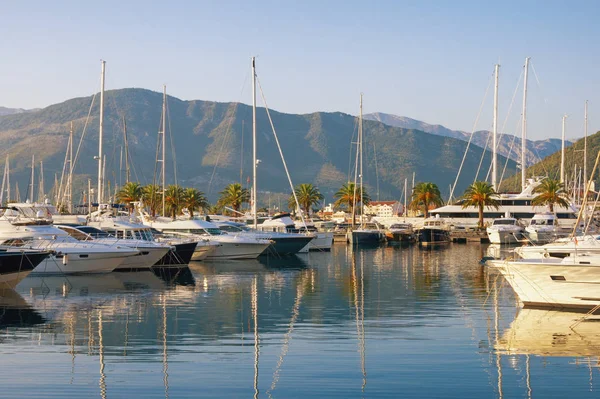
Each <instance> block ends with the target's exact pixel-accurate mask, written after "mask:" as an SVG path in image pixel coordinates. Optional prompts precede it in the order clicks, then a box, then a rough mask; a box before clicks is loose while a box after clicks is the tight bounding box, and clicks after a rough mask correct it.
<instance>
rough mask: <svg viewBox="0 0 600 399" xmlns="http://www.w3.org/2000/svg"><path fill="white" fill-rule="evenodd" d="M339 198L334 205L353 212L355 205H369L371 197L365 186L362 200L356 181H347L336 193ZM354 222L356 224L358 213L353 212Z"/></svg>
mask: <svg viewBox="0 0 600 399" xmlns="http://www.w3.org/2000/svg"><path fill="white" fill-rule="evenodd" d="M333 197H334V198H337V199H336V201H335V203H334V206H336V207H337V206H339V207H343V208H346V209H348V210H349V211H351V212H352V209H353V208H354V206H355V205H358V204H359V203H361V205H362V206H365V205H369V203H370V202H371V197H370V196H369V193H368V192H367V190H366V189H365V188H363V190H362V201H361V200H360V198H361V196H360V187H357V186H356V185H355V184H354V183H351V182H348V183H345V184H344V185H343V186H342V187H341V188H340V189H339V190H338V191H337V192H336V193H335V194H334V195H333ZM352 224H353V225H354V224H356V215H354V212H353V213H352Z"/></svg>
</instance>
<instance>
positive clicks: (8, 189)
mask: <svg viewBox="0 0 600 399" xmlns="http://www.w3.org/2000/svg"><path fill="white" fill-rule="evenodd" d="M6 187H7V188H6V202H7V203H8V202H10V201H11V198H10V162H9V160H8V155H7V156H6Z"/></svg>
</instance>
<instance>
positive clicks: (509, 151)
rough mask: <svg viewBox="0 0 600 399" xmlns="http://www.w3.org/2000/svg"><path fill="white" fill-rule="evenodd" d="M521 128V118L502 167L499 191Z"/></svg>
mask: <svg viewBox="0 0 600 399" xmlns="http://www.w3.org/2000/svg"><path fill="white" fill-rule="evenodd" d="M520 128H521V118H519V119H518V120H517V127H516V128H515V134H514V135H513V139H512V142H511V143H510V147H509V149H508V155H507V156H506V160H505V161H504V168H502V174H501V175H500V180H499V182H498V190H497V191H498V192H499V191H500V186H501V185H502V180H503V179H504V173H506V167H507V166H508V161H509V160H510V155H511V154H512V150H513V148H514V145H515V141H516V139H517V133H519V132H520V131H519V129H520Z"/></svg>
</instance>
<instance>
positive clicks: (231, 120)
mask: <svg viewBox="0 0 600 399" xmlns="http://www.w3.org/2000/svg"><path fill="white" fill-rule="evenodd" d="M249 76H250V71H248V72H246V75H245V76H244V82H243V83H242V87H241V88H240V97H239V98H240V100H238V101H237V102H236V103H235V105H234V108H233V115H232V117H231V119H230V121H229V125H228V126H227V130H226V131H225V138H224V139H223V142H222V143H221V150H220V151H219V152H218V153H217V160H216V161H215V165H214V166H213V171H212V174H211V176H210V180H209V182H208V192H207V195H209V194H210V193H212V182H213V179H214V177H215V175H216V173H217V168H218V167H219V159H220V158H221V153H222V152H223V147H224V146H225V143H226V142H227V139H228V138H229V134H230V133H231V131H232V129H231V128H232V126H233V122H234V121H235V115H236V114H237V111H238V108H239V105H240V104H241V98H242V95H243V94H244V90H245V88H246V84H247V83H248V78H249ZM228 113H229V108H228V109H227V111H226V113H225V116H227V114H228ZM247 115H248V109H247V108H246V112H245V113H244V115H242V116H241V119H242V123H243V121H244V120H245V119H246V116H247ZM243 150H244V148H243V132H242V148H241V149H240V155H241V151H243ZM241 157H242V160H243V156H241ZM240 169H241V170H240V176H241V174H242V172H243V164H241V166H240ZM240 180H241V178H240ZM240 184H243V183H242V182H241V181H240Z"/></svg>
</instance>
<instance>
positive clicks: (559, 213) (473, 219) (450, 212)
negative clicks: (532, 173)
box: [429, 178, 578, 227]
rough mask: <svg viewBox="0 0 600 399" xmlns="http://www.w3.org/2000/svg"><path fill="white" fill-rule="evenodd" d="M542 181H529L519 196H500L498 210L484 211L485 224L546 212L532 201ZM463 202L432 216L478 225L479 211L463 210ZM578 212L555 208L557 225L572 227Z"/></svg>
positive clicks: (527, 217)
mask: <svg viewBox="0 0 600 399" xmlns="http://www.w3.org/2000/svg"><path fill="white" fill-rule="evenodd" d="M541 181H542V179H539V178H530V179H527V185H526V186H525V189H524V190H523V191H522V192H521V193H518V194H499V195H498V196H497V197H496V200H497V201H498V202H499V203H500V206H499V208H498V209H495V208H490V207H485V208H484V210H483V217H484V222H486V223H491V222H492V220H493V219H498V218H501V217H502V216H504V215H506V214H507V213H508V214H510V215H512V216H513V217H515V218H517V219H520V220H529V219H532V218H533V216H534V215H535V214H536V213H539V212H545V211H546V210H547V209H546V207H545V206H533V205H532V204H531V201H532V200H533V198H535V196H536V194H534V193H533V191H534V190H535V188H536V187H538V186H539V185H540V184H541ZM462 202H463V201H462V200H459V201H457V202H456V203H454V204H452V205H445V206H442V207H439V208H437V209H434V210H432V211H430V212H429V213H430V214H431V216H434V217H435V216H439V217H440V218H442V219H444V220H446V221H447V222H448V223H450V224H458V225H460V224H477V222H478V219H479V211H478V210H477V207H474V206H468V207H465V208H463V206H462ZM577 212H578V210H577V209H576V208H575V207H574V206H573V205H570V206H569V207H567V208H564V207H560V206H555V207H554V213H555V214H556V220H557V224H558V225H560V226H566V227H572V226H573V225H574V224H575V221H576V219H577Z"/></svg>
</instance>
